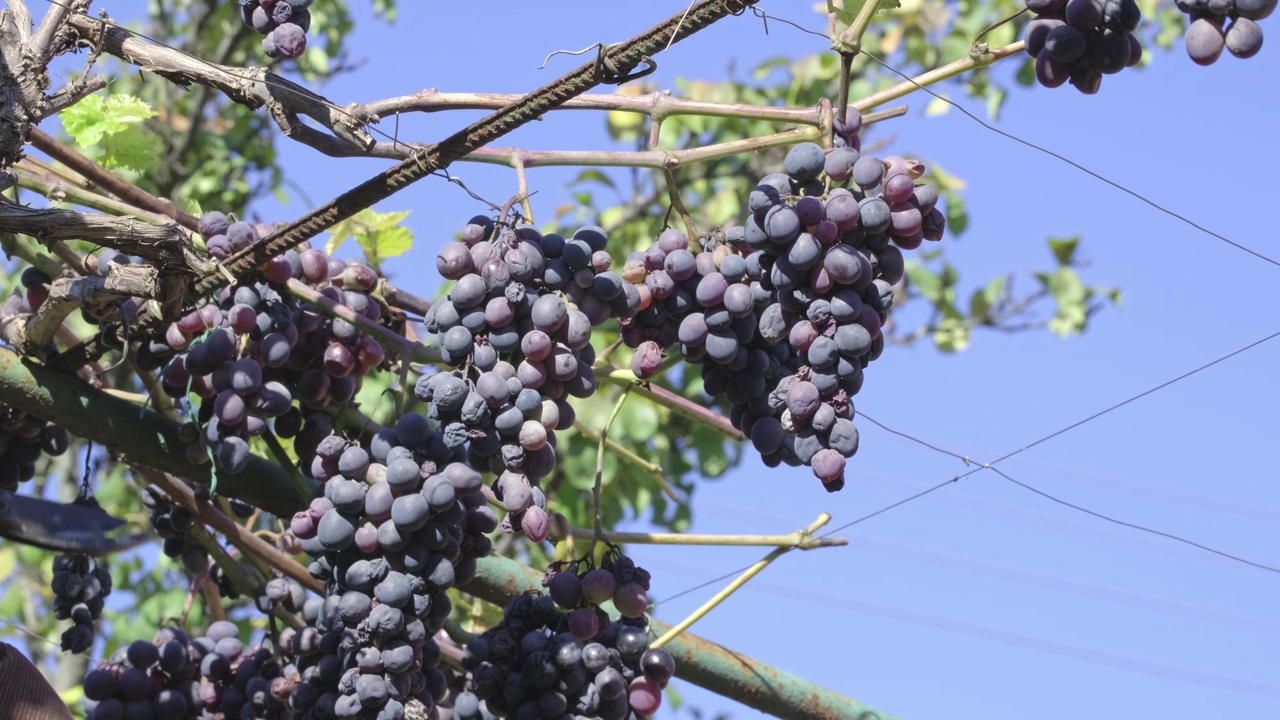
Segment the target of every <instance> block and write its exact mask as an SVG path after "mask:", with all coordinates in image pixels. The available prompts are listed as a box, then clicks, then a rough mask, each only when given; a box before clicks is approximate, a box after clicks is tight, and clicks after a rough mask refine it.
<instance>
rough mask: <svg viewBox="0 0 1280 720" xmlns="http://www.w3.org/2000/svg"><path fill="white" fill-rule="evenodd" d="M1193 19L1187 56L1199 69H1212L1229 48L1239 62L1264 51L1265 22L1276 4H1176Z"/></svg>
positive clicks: (1239, 0) (1210, 0) (1202, 0)
mask: <svg viewBox="0 0 1280 720" xmlns="http://www.w3.org/2000/svg"><path fill="white" fill-rule="evenodd" d="M1174 4H1175V5H1177V6H1178V9H1179V10H1181V11H1182V12H1184V13H1186V14H1187V15H1189V16H1190V19H1191V24H1190V25H1188V26H1187V37H1186V43H1187V55H1188V56H1189V57H1190V58H1191V60H1192V61H1194V62H1195V63H1196V64H1197V65H1212V64H1213V63H1214V62H1216V61H1217V60H1218V58H1219V57H1221V56H1222V49H1223V48H1224V47H1225V48H1226V49H1227V51H1228V52H1230V53H1231V54H1232V55H1235V56H1236V57H1238V58H1251V57H1253V56H1254V55H1257V54H1258V51H1259V50H1261V49H1262V28H1261V27H1260V26H1259V25H1258V21H1259V20H1264V19H1266V18H1267V17H1268V16H1270V15H1271V13H1273V12H1275V9H1276V0H1174Z"/></svg>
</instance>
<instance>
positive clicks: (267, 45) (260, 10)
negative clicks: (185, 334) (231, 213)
mask: <svg viewBox="0 0 1280 720" xmlns="http://www.w3.org/2000/svg"><path fill="white" fill-rule="evenodd" d="M237 2H238V3H239V5H240V19H241V20H243V21H244V24H245V25H248V26H249V27H251V28H253V29H254V30H255V31H256V32H257V33H258V34H259V35H262V36H263V37H262V53H263V54H264V55H266V56H267V57H269V58H271V59H273V60H274V59H276V58H290V59H292V58H296V57H298V56H299V55H301V54H302V51H303V50H306V49H307V30H310V29H311V11H310V10H308V9H307V8H309V7H311V0H237ZM206 237H208V236H206Z"/></svg>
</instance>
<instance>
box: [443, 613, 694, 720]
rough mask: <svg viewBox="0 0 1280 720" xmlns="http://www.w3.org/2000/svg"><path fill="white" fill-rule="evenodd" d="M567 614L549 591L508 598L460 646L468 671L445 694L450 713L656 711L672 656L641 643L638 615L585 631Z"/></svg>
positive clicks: (609, 716)
mask: <svg viewBox="0 0 1280 720" xmlns="http://www.w3.org/2000/svg"><path fill="white" fill-rule="evenodd" d="M575 612H576V611H575ZM571 617H572V616H571V615H570V614H566V613H564V612H562V611H560V610H558V609H556V603H555V602H554V601H553V600H552V598H551V596H549V595H539V594H537V593H535V592H527V593H524V594H522V595H517V596H516V597H514V598H512V599H511V600H510V601H509V602H508V603H507V605H506V607H505V608H504V610H503V618H502V622H500V623H498V624H497V625H495V626H494V627H492V628H490V629H489V630H487V631H485V632H484V634H482V635H480V636H479V637H478V638H476V639H474V640H472V641H471V642H469V643H467V645H466V648H465V649H464V651H463V656H462V665H463V668H465V669H466V670H467V671H468V675H467V681H466V685H465V689H464V690H463V691H462V692H460V693H458V694H457V695H456V696H454V697H453V717H454V718H456V720H480V719H481V718H486V719H487V718H494V717H513V718H563V717H575V718H590V719H592V720H624V719H625V718H629V717H633V715H632V712H635V713H637V714H639V715H650V714H652V713H654V712H656V711H657V709H658V707H659V706H660V705H661V703H662V688H663V687H665V686H666V684H667V682H668V681H669V680H670V679H671V677H672V676H673V675H674V674H675V659H674V658H673V657H672V656H671V653H669V652H667V651H666V650H664V649H662V648H650V647H649V636H648V631H647V629H648V621H647V620H646V619H645V617H644V615H643V614H641V615H640V616H639V617H637V618H626V617H624V618H622V619H620V620H618V621H616V622H608V617H607V616H605V622H604V624H602V625H600V626H599V627H598V628H597V629H596V632H594V633H592V634H590V635H588V636H586V637H584V636H583V635H584V634H583V633H581V632H578V631H580V630H582V627H581V626H580V625H575V624H574V623H572V622H571ZM575 627H576V628H577V630H578V631H575V629H574V628H575Z"/></svg>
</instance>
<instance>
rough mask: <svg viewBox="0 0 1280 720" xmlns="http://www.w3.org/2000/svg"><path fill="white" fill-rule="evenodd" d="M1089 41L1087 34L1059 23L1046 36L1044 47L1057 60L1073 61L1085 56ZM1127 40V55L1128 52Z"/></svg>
mask: <svg viewBox="0 0 1280 720" xmlns="http://www.w3.org/2000/svg"><path fill="white" fill-rule="evenodd" d="M1087 44H1088V41H1087V38H1085V34H1084V33H1083V32H1081V31H1080V30H1079V29H1077V28H1075V27H1073V26H1071V25H1059V26H1058V27H1056V28H1054V29H1053V30H1051V31H1050V32H1049V34H1048V35H1046V36H1045V38H1044V49H1045V51H1046V52H1048V53H1049V55H1050V56H1051V57H1053V58H1054V59H1055V60H1057V61H1059V62H1063V63H1073V62H1075V61H1077V60H1079V59H1080V58H1082V57H1084V53H1085V50H1086V47H1087ZM1127 44H1128V43H1127V42H1126V53H1125V55H1126V57H1127V55H1128V52H1127Z"/></svg>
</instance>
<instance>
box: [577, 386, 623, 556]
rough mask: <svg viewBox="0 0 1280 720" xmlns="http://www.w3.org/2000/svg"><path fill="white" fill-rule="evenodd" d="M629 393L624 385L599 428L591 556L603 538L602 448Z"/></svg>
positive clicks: (593, 488)
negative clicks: (601, 505) (601, 515)
mask: <svg viewBox="0 0 1280 720" xmlns="http://www.w3.org/2000/svg"><path fill="white" fill-rule="evenodd" d="M630 394H631V388H630V387H624V388H623V389H622V394H621V395H619V396H618V401H617V402H615V403H614V404H613V411H612V412H610V413H609V419H608V420H606V421H605V423H604V427H602V428H601V429H600V442H599V443H597V444H596V482H595V485H594V486H592V488H591V510H592V515H594V516H595V532H594V533H593V534H592V538H591V549H590V550H588V551H587V556H588V557H593V556H594V555H595V552H596V543H597V542H599V541H600V540H604V541H605V542H608V540H607V539H605V533H604V528H603V527H602V526H601V522H600V485H601V484H602V483H603V482H604V448H605V443H606V442H607V440H608V438H609V428H610V427H613V421H614V420H615V419H617V417H618V413H619V412H621V411H622V406H623V404H625V403H626V402H627V396H628V395H630Z"/></svg>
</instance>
